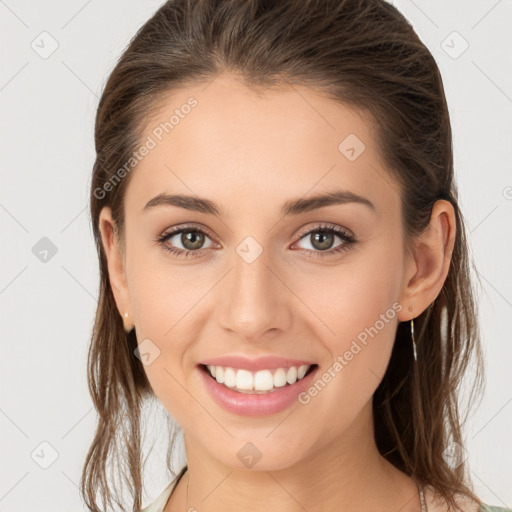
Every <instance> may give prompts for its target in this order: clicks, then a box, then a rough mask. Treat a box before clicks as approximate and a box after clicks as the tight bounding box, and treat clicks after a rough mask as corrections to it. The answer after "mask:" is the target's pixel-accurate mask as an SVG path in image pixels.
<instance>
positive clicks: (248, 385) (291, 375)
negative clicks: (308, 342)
mask: <svg viewBox="0 0 512 512" xmlns="http://www.w3.org/2000/svg"><path fill="white" fill-rule="evenodd" d="M198 367H199V369H200V370H201V371H202V372H203V373H204V374H206V376H207V377H208V378H209V379H211V380H213V381H214V382H216V383H217V384H220V385H222V386H223V387H225V388H227V389H230V390H231V391H235V392H238V393H242V394H247V395H261V394H269V393H274V392H276V391H280V390H282V389H284V388H291V387H294V386H295V385H296V384H297V383H298V382H300V381H302V380H303V379H305V378H306V377H307V376H308V375H310V374H311V373H313V372H314V371H316V369H317V368H318V364H310V365H301V366H299V367H294V366H291V367H288V368H277V369H276V368H274V369H267V370H260V371H257V372H251V371H248V370H245V369H237V368H232V367H222V366H212V365H205V364H199V365H198Z"/></svg>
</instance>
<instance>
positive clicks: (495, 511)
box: [141, 465, 512, 512]
mask: <svg viewBox="0 0 512 512" xmlns="http://www.w3.org/2000/svg"><path fill="white" fill-rule="evenodd" d="M186 470H187V466H186V465H185V466H184V467H183V468H182V470H181V471H180V472H179V473H178V474H177V475H176V476H175V477H174V478H173V479H172V481H171V482H170V483H169V485H168V486H167V487H166V488H165V489H164V490H163V492H162V493H161V494H160V495H159V496H158V498H156V499H155V500H154V501H153V502H151V503H150V504H149V505H148V506H147V507H145V508H144V509H142V510H141V512H163V510H164V508H165V505H166V504H167V502H168V501H169V497H170V496H171V494H172V491H173V490H174V488H175V487H176V485H177V483H178V482H179V480H180V478H181V477H182V476H183V474H184V473H185V471H186ZM478 512H512V509H510V508H503V507H491V506H490V505H486V504H485V503H484V504H483V505H482V506H481V507H480V508H479V510H478Z"/></svg>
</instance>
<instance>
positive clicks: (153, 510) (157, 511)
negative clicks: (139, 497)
mask: <svg viewBox="0 0 512 512" xmlns="http://www.w3.org/2000/svg"><path fill="white" fill-rule="evenodd" d="M186 470H187V466H186V465H185V466H184V467H183V468H182V469H181V471H180V472H179V473H178V474H177V475H176V476H175V477H174V478H173V479H172V480H171V482H170V483H169V484H168V485H167V487H166V488H165V489H164V490H163V491H162V492H161V493H160V494H159V495H158V496H157V497H156V499H155V500H154V501H152V502H151V503H150V504H149V505H147V506H146V507H144V508H143V509H142V510H141V511H140V512H163V510H164V508H165V505H166V504H167V502H168V501H169V497H170V496H171V494H172V491H173V490H174V488H175V487H176V485H177V483H178V481H179V480H180V478H181V477H182V476H183V474H184V473H185V471H186Z"/></svg>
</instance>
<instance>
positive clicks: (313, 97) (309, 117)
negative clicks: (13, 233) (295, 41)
mask: <svg viewBox="0 0 512 512" xmlns="http://www.w3.org/2000/svg"><path fill="white" fill-rule="evenodd" d="M190 96H194V98H196V99H197V101H198V105H197V106H196V107H195V108H194V109H192V110H191V112H190V114H188V115H187V116H185V117H184V118H183V119H181V120H180V122H179V124H178V125H176V126H175V127H174V129H173V130H172V132H170V133H169V134H167V135H166V136H164V138H163V140H162V141H161V142H159V144H158V145H157V146H156V147H155V148H154V149H152V150H151V151H150V152H149V154H148V155H147V156H146V157H145V158H144V159H143V160H142V161H141V162H140V163H139V164H138V166H137V167H136V168H135V169H134V170H133V171H132V176H131V181H130V183H129V185H128V187H127V190H126V197H125V214H126V224H125V232H124V233H125V242H126V246H125V251H124V252H123V250H122V247H121V246H120V245H119V243H118V241H117V240H116V238H115V237H114V236H113V221H112V217H111V212H110V209H109V208H104V209H103V211H102V212H101V217H100V228H101V233H102V240H103V244H104V247H105V251H106V254H107V258H108V267H109V274H110V282H111V284H112V289H113V292H114V296H115V300H116V303H117V306H118V308H119V313H120V314H121V315H124V313H125V312H128V314H129V317H128V321H129V322H131V323H132V324H134V325H135V328H136V333H137V339H138V342H139V344H140V343H141V342H142V341H143V340H145V339H147V338H149V339H150V340H151V341H152V343H154V344H155V345H156V346H157V347H158V349H159V350H160V355H159V356H158V357H157V358H156V359H155V360H154V361H153V362H152V363H151V364H150V365H147V366H145V367H144V368H145V371H146V373H147V376H148V379H149V381H150V383H151V386H152V388H153V390H154V392H155V394H156V395H157V397H158V398H159V400H160V401H161V402H162V403H163V405H164V406H165V407H166V409H167V410H168V412H169V414H171V416H172V417H173V418H175V419H176V420H177V422H178V423H179V424H180V425H181V427H182V428H183V432H184V439H185V449H186V455H187V462H188V466H189V469H188V471H187V473H185V476H184V477H183V478H182V479H181V481H180V482H179V484H178V486H177V487H176V489H175V491H174V493H173V494H172V495H171V498H170V499H169V501H168V502H167V505H166V507H165V512H173V511H177V510H188V509H189V508H190V507H194V508H195V509H197V510H200V511H221V510H222V511H224V512H225V511H235V510H237V511H239V510H245V511H256V510H265V509H268V510H280V511H283V512H288V511H294V512H295V511H303V510H307V511H308V512H315V511H320V510H322V511H326V510H346V511H349V510H359V511H370V510H372V511H375V510H379V511H390V512H391V511H393V512H397V511H400V512H413V511H419V510H420V503H419V496H418V489H417V487H416V485H415V483H414V481H413V480H412V479H411V478H409V477H408V476H407V475H405V474H404V473H402V472H401V471H399V470H398V469H396V468H395V467H394V466H392V465H391V464H390V463H388V462H387V461H386V460H385V459H384V458H383V457H382V456H381V455H380V454H379V452H378V450H377V447H376V444H375V441H374V431H373V420H372V396H373V393H374V392H375V390H376V388H377V386H378V385H379V383H380V380H381V379H382V377H383V376H384V373H385V370H386V368H387V365H388V362H389V359H390V355H391V350H392V347H393V343H394V338H395V333H396V328H397V325H398V323H399V322H405V321H409V320H410V319H411V318H415V317H417V316H418V315H420V314H421V312H422V311H424V310H425V309H426V308H427V307H428V306H429V305H430V304H431V303H432V302H433V301H434V299H435V298H436V297H437V295H438V294H439V292H440V291H441V288H442V286H443V283H444V281H445V279H446V276H447V273H448V268H449V263H450V258H451V254H452V251H453V245H454V239H455V215H454V211H453V208H452V206H451V205H450V203H448V202H447V201H444V200H440V201H438V202H437V203H436V204H435V205H434V208H433V212H432V216H431V221H430V226H429V228H428V229H427V230H426V231H425V232H424V233H423V234H422V235H421V237H420V238H418V240H417V243H416V245H415V249H414V252H413V253H412V254H406V251H405V249H404V238H403V233H402V225H401V206H400V191H399V188H398V184H397V183H396V181H394V179H393V178H392V175H391V174H390V173H389V172H388V171H387V170H386V169H385V168H384V165H383V163H382V160H381V158H380V155H379V151H378V148H377V146H376V143H375V142H374V137H373V132H372V128H373V123H372V122H371V120H370V119H368V118H366V117H364V116H363V115H362V114H361V113H360V112H358V111H357V110H354V109H352V108H349V107H347V106H344V105H340V104H338V103H335V102H334V101H333V100H331V99H327V98H325V97H324V96H322V95H320V94H319V93H318V92H315V91H313V90H312V89H309V88H306V87H299V86H294V87H293V88H292V87H284V86H283V87H282V88H281V89H279V90H275V91H266V92H265V93H264V94H262V95H258V94H256V93H255V92H254V91H253V90H251V89H249V88H247V87H246V86H245V85H243V84H242V83H241V82H240V81H238V80H237V77H236V76H233V75H229V74H223V75H220V76H219V77H217V78H216V79H215V80H214V81H213V82H211V83H210V84H209V85H208V86H206V85H205V84H198V85H196V86H193V87H188V88H186V89H183V90H177V91H173V93H172V94H171V95H169V96H168V97H167V98H166V99H165V100H163V101H162V104H161V106H160V108H159V110H158V112H157V114H156V115H154V116H153V117H152V118H151V119H148V123H147V126H146V135H145V136H144V138H145V137H146V136H147V135H148V134H151V131H152V130H153V129H154V128H155V126H157V125H158V123H160V122H163V121H165V120H168V119H169V116H170V115H171V113H172V111H173V110H174V109H175V108H179V107H180V106H181V105H183V104H185V103H186V102H187V99H188V98H189V97H190ZM351 133H353V134H356V135H357V137H358V138H359V139H360V140H361V141H363V142H364V144H365V146H366V149H365V150H364V151H363V152H362V153H361V154H360V156H359V157H358V158H357V159H356V160H354V161H350V160H348V159H347V158H346V157H345V156H344V155H343V154H342V153H341V152H340V151H339V150H338V145H339V144H340V142H341V141H343V140H344V139H345V137H347V135H349V134H351ZM219 177H221V179H220V178H219ZM340 187H342V188H345V189H347V190H350V191H352V192H355V193H357V194H360V195H362V196H364V197H366V198H368V199H369V200H370V201H371V202H372V203H373V204H374V205H375V211H372V210H371V209H370V208H368V207H366V206H364V205H361V204H357V203H347V204H342V205H331V206H326V207H322V208H320V209H317V210H313V211H310V212H305V213H301V214H300V215H295V216H293V215H289V216H286V217H281V216H280V214H279V209H280V208H281V206H282V204H283V203H284V202H285V201H288V200H291V199H296V198H300V197H304V196H306V197H309V196H310V195H313V194H317V193H321V192H327V191H330V190H332V189H334V188H340ZM160 193H182V194H186V195H194V196H200V197H204V198H208V199H210V200H211V201H213V202H215V203H216V204H217V205H219V207H221V208H222V209H223V210H224V215H222V216H216V215H208V214H205V213H199V212H192V211H187V210H185V209H183V208H179V207H177V206H158V207H155V208H154V209H151V210H150V211H148V212H142V209H143V207H144V205H145V204H146V203H147V202H148V201H149V200H150V199H151V198H153V197H154V196H156V195H158V194H160ZM186 223H195V224H196V225H197V226H196V227H201V228H202V229H204V230H206V231H208V232H209V233H211V236H210V235H209V234H208V235H206V236H205V239H204V243H203V245H202V246H200V249H203V251H202V255H200V256H197V257H195V258H191V257H188V258H185V257H179V256H176V255H173V254H170V253H168V252H166V251H165V249H164V248H163V247H162V246H161V245H158V244H157V243H156V242H155V239H156V238H157V237H158V236H159V235H161V234H163V233H164V232H166V231H169V229H170V228H172V227H178V226H181V225H184V224H186ZM323 223H328V224H331V225H334V226H337V227H339V228H341V229H344V230H345V231H348V232H349V233H350V234H352V235H353V236H355V237H356V239H357V242H356V243H355V244H353V245H350V246H348V247H347V250H345V251H342V252H340V253H334V254H331V255H326V252H325V251H324V252H322V250H321V248H320V249H319V248H318V247H319V245H318V243H317V244H316V245H315V244H314V241H313V240H312V236H311V234H306V235H302V234H301V233H306V232H310V231H312V230H313V229H315V228H317V229H318V226H320V225H321V224H323ZM192 231H193V229H192ZM249 235H250V236H252V237H253V238H254V239H255V240H256V241H257V242H258V244H259V245H260V246H261V248H262V249H263V252H262V253H261V254H260V256H259V257H258V258H257V259H256V260H255V261H253V262H252V263H247V262H246V261H245V260H244V259H242V258H241V257H240V256H239V255H238V253H237V252H236V248H237V246H238V245H239V244H240V242H241V241H242V240H244V238H245V237H247V236H249ZM300 236H302V238H300ZM180 240H181V236H180V235H177V236H174V237H173V238H172V239H169V240H167V241H166V242H165V243H166V244H167V245H168V246H171V245H173V244H174V246H175V247H177V248H179V249H189V250H190V247H192V248H193V247H194V246H193V244H192V245H190V244H189V245H188V246H184V245H182V242H181V241H180ZM343 243H344V242H343V240H342V239H340V238H338V236H337V235H335V236H334V238H333V239H332V243H331V246H330V247H329V248H328V249H327V250H330V248H335V247H337V246H339V245H340V244H343ZM196 250H197V249H196ZM311 253H316V256H318V257H310V258H308V254H311ZM228 271H229V272H228ZM394 303H399V304H400V305H401V306H402V307H401V310H400V311H399V312H396V313H395V315H394V318H392V319H391V320H390V321H389V322H388V323H385V326H384V327H383V328H382V329H380V330H379V332H378V334H377V335H375V336H374V337H373V338H369V342H368V344H367V345H366V346H365V347H364V349H363V350H361V351H360V352H359V353H358V354H357V357H354V358H353V359H352V360H351V361H350V362H349V364H347V365H346V366H345V367H344V368H343V370H342V371H341V372H339V374H337V376H336V378H334V379H332V381H331V382H329V383H328V385H327V386H325V388H324V389H323V390H322V391H321V392H320V393H318V395H317V396H316V397H314V398H313V399H312V400H311V401H310V402H309V403H308V404H307V405H302V404H299V403H295V404H294V405H293V406H292V407H290V408H289V409H287V410H285V411H282V412H280V413H277V414H273V415H268V416H261V417H245V416H240V415H235V414H232V413H229V412H227V411H224V410H223V409H221V408H220V407H219V406H218V405H217V404H216V403H215V402H213V400H212V399H211V397H210V396H209V394H208V392H207V390H206V389H205V387H204V385H203V382H202V380H201V379H200V375H199V374H198V370H197V369H196V366H195V365H196V364H197V363H199V362H201V361H202V360H205V359H207V358H210V357H214V356H220V355H225V354H233V353H236V354H246V355H249V356H258V355H260V354H275V355H281V356H290V355H291V356H292V357H296V358H300V359H304V360H307V361H315V362H316V363H317V364H318V365H319V367H320V370H319V372H320V373H319V374H321V373H322V372H323V371H325V370H326V369H327V368H328V367H330V366H331V365H332V363H333V360H334V358H335V357H336V356H337V355H339V354H344V353H345V352H346V351H347V350H348V349H349V347H350V346H351V343H352V341H353V340H354V339H356V337H357V335H358V334H359V333H360V332H361V331H363V330H364V329H365V327H369V326H373V325H375V323H376V321H377V320H378V319H379V318H380V315H381V314H382V313H385V312H386V311H387V310H388V309H390V308H392V304H394ZM419 364H421V361H419ZM291 411H293V412H291ZM248 441H250V442H251V443H253V444H254V445H255V446H256V447H257V448H258V449H259V450H260V452H261V453H262V457H261V459H260V460H259V461H258V462H257V463H256V464H255V465H254V466H253V467H252V468H250V469H248V468H247V467H245V466H244V464H243V463H242V462H241V461H240V460H239V458H238V457H237V452H238V451H239V450H240V449H241V447H242V446H243V445H245V443H247V442H248ZM187 484H188V491H187ZM187 492H188V497H187ZM427 505H428V507H429V512H431V511H433V510H446V508H443V507H442V506H441V505H436V504H434V503H433V501H432V498H431V496H430V495H429V494H427Z"/></svg>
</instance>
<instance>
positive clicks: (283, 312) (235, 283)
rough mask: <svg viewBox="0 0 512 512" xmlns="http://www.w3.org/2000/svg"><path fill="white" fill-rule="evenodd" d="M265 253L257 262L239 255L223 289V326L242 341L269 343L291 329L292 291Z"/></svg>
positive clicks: (220, 316)
mask: <svg viewBox="0 0 512 512" xmlns="http://www.w3.org/2000/svg"><path fill="white" fill-rule="evenodd" d="M283 281H285V279H284V278H283V276H280V275H279V270H278V269H277V270H276V269H275V268H272V264H271V262H269V259H268V258H267V256H266V253H265V251H263V252H262V253H261V254H260V255H259V256H258V257H257V258H256V259H255V260H254V261H250V260H246V259H244V258H243V257H242V256H240V255H239V254H238V253H235V255H234V258H233V268H232V269H231V271H230V272H229V274H228V275H227V276H226V280H225V284H224V285H223V287H222V288H221V290H220V296H219V297H218V299H219V306H218V308H219V313H218V320H219V324H220V326H221V327H222V328H223V329H225V330H226V331H229V332H230V333H232V334H236V336H237V337H238V338H240V339H245V340H247V341H250V342H258V341H259V340H262V341H265V340H266V341H268V338H269V337H273V336H276V335H278V334H279V332H280V331H284V330H286V329H288V328H289V322H290V318H291V314H290V309H289V304H288V302H289V296H290V291H289V289H288V288H287V287H286V286H285V284H284V283H283Z"/></svg>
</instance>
